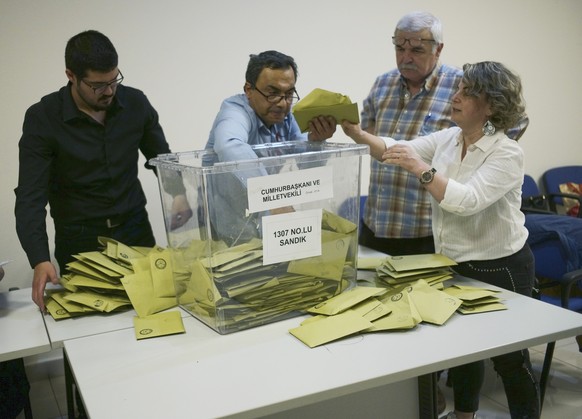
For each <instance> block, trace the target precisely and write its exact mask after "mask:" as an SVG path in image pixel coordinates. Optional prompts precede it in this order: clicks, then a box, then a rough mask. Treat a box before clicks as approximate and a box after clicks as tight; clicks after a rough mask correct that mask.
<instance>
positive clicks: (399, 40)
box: [392, 36, 436, 48]
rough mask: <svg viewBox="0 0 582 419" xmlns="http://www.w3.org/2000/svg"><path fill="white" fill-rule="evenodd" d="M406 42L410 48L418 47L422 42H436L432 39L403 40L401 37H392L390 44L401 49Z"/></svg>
mask: <svg viewBox="0 0 582 419" xmlns="http://www.w3.org/2000/svg"><path fill="white" fill-rule="evenodd" d="M406 42H408V43H409V44H410V46H411V47H412V48H416V47H420V46H421V45H422V43H423V42H431V43H434V42H436V41H435V40H434V39H426V38H404V37H402V36H393V37H392V43H393V44H394V45H396V46H397V47H403V46H404V44H406Z"/></svg>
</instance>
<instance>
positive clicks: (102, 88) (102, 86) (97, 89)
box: [81, 71, 123, 95]
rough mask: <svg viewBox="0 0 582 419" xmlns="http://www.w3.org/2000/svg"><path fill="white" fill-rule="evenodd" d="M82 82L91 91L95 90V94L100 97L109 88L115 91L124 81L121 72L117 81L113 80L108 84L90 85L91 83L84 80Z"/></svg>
mask: <svg viewBox="0 0 582 419" xmlns="http://www.w3.org/2000/svg"><path fill="white" fill-rule="evenodd" d="M81 81H82V82H83V83H85V84H86V85H87V86H89V87H90V88H91V89H93V93H95V94H96V95H100V94H102V93H103V92H105V91H106V90H107V88H108V87H111V88H112V89H114V88H116V87H117V86H118V85H119V84H121V82H122V81H123V74H121V71H120V72H119V74H118V75H117V78H116V79H115V80H111V81H109V82H106V83H90V82H87V81H85V80H83V79H81Z"/></svg>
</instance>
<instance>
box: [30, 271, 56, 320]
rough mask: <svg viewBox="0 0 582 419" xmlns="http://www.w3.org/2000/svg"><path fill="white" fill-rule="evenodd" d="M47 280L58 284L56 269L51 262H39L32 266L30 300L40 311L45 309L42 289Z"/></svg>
mask: <svg viewBox="0 0 582 419" xmlns="http://www.w3.org/2000/svg"><path fill="white" fill-rule="evenodd" d="M48 282H52V283H53V284H54V285H58V283H59V278H58V276H57V270H56V269H55V266H54V265H53V264H52V263H51V262H48V261H47V262H40V263H39V264H37V265H36V266H35V267H34V276H33V278H32V301H34V302H35V303H36V305H37V306H38V308H40V311H42V312H43V313H44V312H45V311H46V307H45V306H44V289H45V287H46V284H47V283H48Z"/></svg>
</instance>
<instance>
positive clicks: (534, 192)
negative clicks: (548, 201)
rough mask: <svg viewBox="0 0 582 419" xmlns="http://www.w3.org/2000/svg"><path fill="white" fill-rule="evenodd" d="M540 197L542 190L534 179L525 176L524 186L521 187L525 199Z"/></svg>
mask: <svg viewBox="0 0 582 419" xmlns="http://www.w3.org/2000/svg"><path fill="white" fill-rule="evenodd" d="M538 195H540V189H539V188H538V184H537V183H536V181H535V180H534V178H533V177H531V176H530V175H524V176H523V185H521V196H522V197H523V198H524V199H525V198H529V197H532V196H538Z"/></svg>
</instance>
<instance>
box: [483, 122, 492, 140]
mask: <svg viewBox="0 0 582 419" xmlns="http://www.w3.org/2000/svg"><path fill="white" fill-rule="evenodd" d="M483 134H485V135H487V136H488V137H490V136H492V135H493V134H495V125H493V124H492V123H491V121H490V120H487V122H485V125H483Z"/></svg>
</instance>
